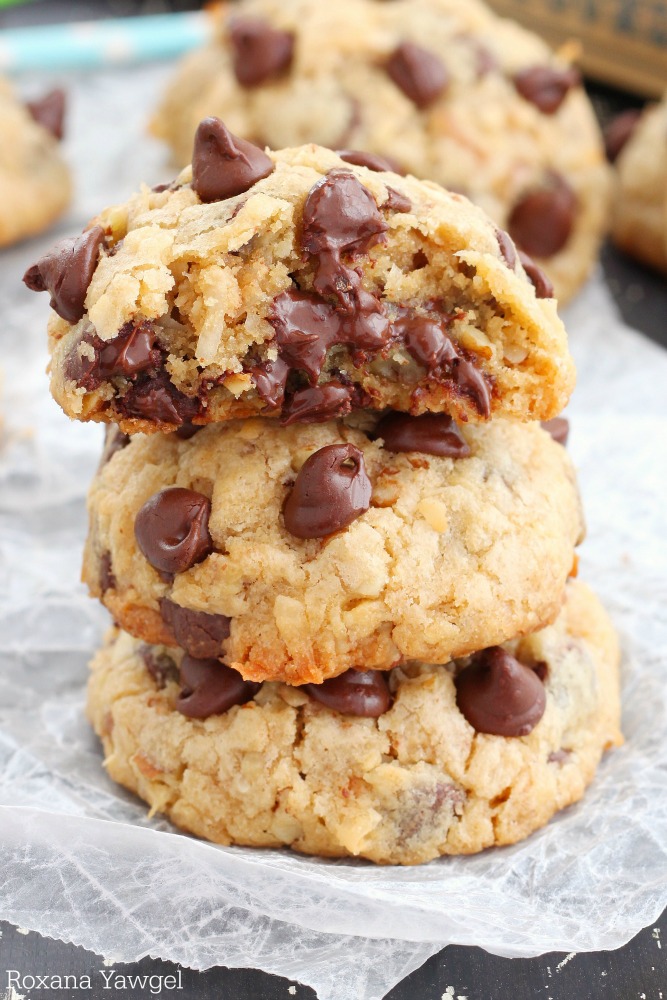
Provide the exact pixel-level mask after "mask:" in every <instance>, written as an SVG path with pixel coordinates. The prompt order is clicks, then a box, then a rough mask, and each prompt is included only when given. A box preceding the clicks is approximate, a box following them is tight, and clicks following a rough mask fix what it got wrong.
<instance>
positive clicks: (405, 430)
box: [374, 413, 470, 458]
mask: <svg viewBox="0 0 667 1000" xmlns="http://www.w3.org/2000/svg"><path fill="white" fill-rule="evenodd" d="M374 436H375V437H376V438H382V443H383V447H384V448H386V450H387V451H397V452H401V451H420V452H422V453H424V454H426V455H439V456H441V457H443V458H468V456H469V455H470V446H469V445H468V443H467V441H466V440H465V439H464V438H463V436H462V434H461V431H460V430H459V428H458V426H457V425H456V423H455V422H454V421H453V420H452V418H451V417H449V416H447V415H446V414H445V413H422V414H421V416H418V417H412V416H410V415H409V414H407V413H388V414H387V416H386V417H383V418H382V420H381V421H380V422H379V424H378V425H377V427H376V428H375V434H374Z"/></svg>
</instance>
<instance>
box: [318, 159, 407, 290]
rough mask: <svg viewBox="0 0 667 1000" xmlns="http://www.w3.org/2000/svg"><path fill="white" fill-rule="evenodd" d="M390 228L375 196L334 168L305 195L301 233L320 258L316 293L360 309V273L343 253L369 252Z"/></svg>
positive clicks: (349, 175)
mask: <svg viewBox="0 0 667 1000" xmlns="http://www.w3.org/2000/svg"><path fill="white" fill-rule="evenodd" d="M386 231H387V223H386V222H385V220H384V218H383V217H382V214H381V212H380V211H379V209H378V207H377V205H376V203H375V199H374V198H373V195H372V194H371V192H370V191H369V190H368V188H365V187H364V186H363V184H361V182H360V181H358V180H357V178H356V177H355V176H354V174H351V173H348V171H346V170H332V171H331V172H330V173H329V174H327V175H326V177H323V178H322V179H321V180H319V181H318V182H317V184H315V186H314V187H313V188H311V190H310V192H309V194H308V197H307V199H306V203H305V205H304V208H303V228H302V234H301V244H302V248H303V250H304V251H305V252H306V253H307V254H311V255H312V256H314V257H317V258H318V260H317V274H316V276H315V281H314V287H315V291H316V292H317V293H318V294H319V295H333V296H336V297H337V298H338V300H339V302H340V303H341V304H342V305H343V306H344V307H346V308H349V309H355V308H356V306H357V296H356V295H355V294H354V292H355V286H356V288H358V287H359V277H358V275H356V274H355V272H353V271H351V270H350V268H349V267H346V266H345V265H343V264H342V262H341V254H342V253H349V254H351V255H356V254H360V253H366V252H367V251H368V250H369V249H370V248H371V247H373V246H374V245H375V244H376V243H379V242H380V240H382V239H383V237H384V234H385V232H386ZM355 279H356V281H355Z"/></svg>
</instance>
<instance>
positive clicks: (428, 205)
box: [25, 119, 574, 433]
mask: <svg viewBox="0 0 667 1000" xmlns="http://www.w3.org/2000/svg"><path fill="white" fill-rule="evenodd" d="M25 281H26V283H27V284H28V286H29V287H30V288H33V289H35V290H36V291H48V292H49V293H50V296H51V304H52V306H53V308H54V310H55V313H54V315H53V317H52V319H51V323H50V328H49V329H50V341H51V350H52V363H51V371H52V381H51V386H52V391H53V394H54V396H55V398H56V400H57V401H58V402H59V403H60V405H61V406H62V407H63V409H64V410H65V412H66V413H68V414H69V415H70V416H72V417H76V418H78V419H81V420H91V419H93V420H103V421H115V422H117V423H119V424H120V426H121V428H122V429H123V430H126V431H128V432H130V433H132V432H135V431H144V432H150V431H155V430H173V429H174V427H177V426H180V425H182V424H184V423H194V424H197V425H201V424H205V423H210V422H216V421H221V420H226V419H230V418H233V417H244V416H249V415H252V414H255V413H261V414H262V415H265V416H268V417H278V418H280V419H281V421H282V422H283V423H284V424H290V423H293V422H310V421H323V420H331V419H334V418H336V417H339V416H343V415H344V414H346V413H348V412H350V410H352V409H359V408H364V407H368V406H374V407H376V408H378V409H382V408H385V407H391V408H393V409H398V410H404V411H410V412H412V413H421V412H424V411H426V410H437V411H446V412H449V413H450V414H451V415H453V416H456V417H458V418H460V419H462V420H470V421H483V420H486V419H488V418H489V417H490V416H491V415H509V416H514V417H518V418H519V419H523V420H526V419H532V418H536V419H538V418H539V419H547V418H548V417H550V416H554V415H555V414H556V413H557V412H558V411H559V410H560V409H561V408H562V407H563V405H564V404H565V402H566V400H567V398H568V396H569V393H570V391H571V389H572V385H573V381H574V368H573V364H572V361H571V358H570V356H569V354H568V350H567V340H566V335H565V331H564V329H563V326H562V323H561V322H560V320H559V318H558V316H557V313H556V303H555V301H554V300H553V299H550V298H549V297H548V296H549V295H550V289H549V287H548V281H547V279H546V278H545V276H544V275H543V274H542V273H541V272H540V270H539V268H538V267H537V266H536V265H534V264H533V263H532V262H530V261H528V260H527V259H526V260H525V263H524V264H522V263H521V262H520V260H519V255H518V254H517V251H516V250H515V247H514V244H513V243H512V240H511V239H510V238H509V236H508V235H507V234H506V233H504V232H501V231H500V230H498V229H497V228H496V227H495V226H494V224H493V223H492V222H490V221H489V219H488V218H487V217H486V216H485V215H484V214H483V213H482V212H481V211H480V210H479V209H477V208H475V207H474V206H473V205H471V204H470V203H469V202H468V201H466V199H464V198H462V197H461V196H460V195H452V194H448V193H446V192H445V191H443V190H442V189H440V188H438V187H436V186H435V185H433V184H428V183H424V182H420V181H416V180H415V179H414V178H402V177H399V176H398V175H396V174H393V173H387V172H383V171H380V172H378V171H376V170H371V169H369V168H368V167H364V166H361V167H360V166H357V165H356V164H354V163H349V162H348V161H346V160H343V159H341V158H340V157H339V156H338V155H337V154H335V153H332V152H331V151H330V150H326V149H323V148H318V147H315V146H304V147H302V148H300V149H292V150H284V151H283V152H280V153H273V154H271V155H268V154H267V153H264V152H262V151H261V150H260V149H258V148H257V147H256V146H252V145H250V144H249V143H246V142H243V141H241V140H238V139H235V138H234V137H233V136H232V135H230V133H229V132H228V131H227V129H226V128H225V126H224V125H223V123H222V122H221V121H219V120H218V119H207V120H205V121H204V122H202V124H201V126H200V128H199V130H198V132H197V138H196V141H195V149H194V159H193V164H192V168H187V169H186V170H184V171H183V173H182V174H181V175H180V177H179V178H178V179H177V181H176V182H175V184H174V185H173V186H172V187H171V188H168V189H167V190H157V191H149V190H148V189H144V190H143V191H142V192H141V193H140V194H139V195H136V196H135V197H134V198H132V199H131V200H130V201H129V202H128V203H127V204H126V205H122V206H119V207H117V208H113V209H110V210H108V211H107V212H105V213H103V214H102V215H101V216H100V217H99V218H98V219H97V220H96V222H95V223H94V224H93V225H92V227H91V228H89V229H88V230H86V232H84V233H83V234H82V235H80V236H78V237H76V238H74V239H69V240H64V241H63V242H61V243H60V244H58V245H57V246H56V247H54V248H53V250H52V251H50V252H49V253H47V254H46V255H45V256H43V257H42V258H41V259H40V260H39V261H38V262H37V263H36V264H35V265H34V266H33V267H31V268H30V269H29V270H28V272H27V273H26V276H25Z"/></svg>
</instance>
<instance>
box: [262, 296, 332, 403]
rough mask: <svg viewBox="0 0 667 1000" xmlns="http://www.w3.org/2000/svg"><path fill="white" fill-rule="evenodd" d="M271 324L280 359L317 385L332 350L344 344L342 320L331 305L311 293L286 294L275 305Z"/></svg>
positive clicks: (271, 314) (270, 316) (275, 301)
mask: <svg viewBox="0 0 667 1000" xmlns="http://www.w3.org/2000/svg"><path fill="white" fill-rule="evenodd" d="M269 322H270V323H271V325H272V326H273V328H274V330H275V331H276V343H277V345H278V350H279V353H280V357H281V359H282V360H283V361H285V362H287V364H288V365H289V366H290V367H291V368H297V369H300V370H301V371H305V372H307V374H308V376H309V380H310V382H311V384H313V383H315V382H317V379H318V378H319V375H320V372H321V371H322V365H323V363H324V359H325V357H326V354H327V351H328V350H329V348H330V347H331V346H332V345H333V344H336V343H339V342H340V338H341V320H340V317H339V316H338V314H337V312H336V310H335V309H334V307H333V306H332V305H330V304H329V303H328V302H323V301H322V300H321V299H319V298H317V297H316V296H314V295H310V294H309V293H308V292H283V293H282V294H281V295H279V296H278V297H277V298H276V299H275V300H274V302H273V307H272V311H271V313H270V315H269Z"/></svg>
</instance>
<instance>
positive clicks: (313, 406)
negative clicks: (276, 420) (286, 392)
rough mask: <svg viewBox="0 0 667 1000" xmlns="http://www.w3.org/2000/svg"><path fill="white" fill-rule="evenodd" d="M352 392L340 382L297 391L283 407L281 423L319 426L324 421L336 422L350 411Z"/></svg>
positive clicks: (285, 425)
mask: <svg viewBox="0 0 667 1000" xmlns="http://www.w3.org/2000/svg"><path fill="white" fill-rule="evenodd" d="M353 395H354V390H353V389H351V388H350V387H349V386H346V385H341V384H340V382H335V381H332V382H326V383H325V384H324V385H314V386H309V387H308V388H307V389H299V390H298V392H295V393H294V395H293V396H292V398H291V399H290V400H289V402H288V403H287V404H286V405H285V406H284V407H283V413H282V419H281V423H282V425H283V427H287V426H288V425H289V424H296V423H301V424H304V423H307V424H320V423H324V422H325V421H326V420H337V419H338V418H339V417H344V416H345V414H347V413H349V412H350V410H351V409H352V397H353Z"/></svg>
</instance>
